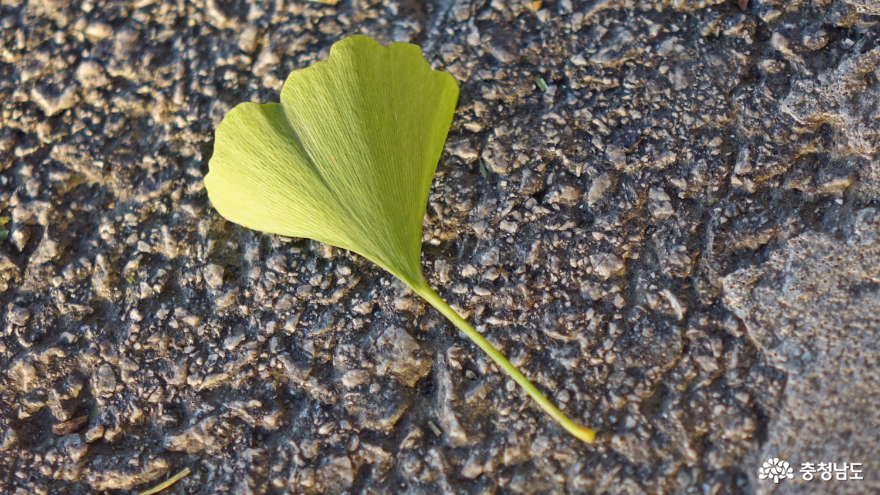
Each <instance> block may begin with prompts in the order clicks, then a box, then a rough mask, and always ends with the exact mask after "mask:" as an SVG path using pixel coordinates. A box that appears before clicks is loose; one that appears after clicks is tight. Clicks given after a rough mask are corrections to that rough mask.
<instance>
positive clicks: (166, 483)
mask: <svg viewBox="0 0 880 495" xmlns="http://www.w3.org/2000/svg"><path fill="white" fill-rule="evenodd" d="M188 474H189V468H184V469H183V471H181V472H179V473H177V474H175V475H174V476H173V477H171V478H168V479H167V480H165V481H163V482H162V483H159V484H158V485H156V486H155V487H153V488H150V489H149V490H147V491H145V492H140V493H139V494H138V495H153V494H154V493H159V492H161V491H162V490H164V489H166V488H168V487H169V486H171V485H173V484H175V483H177V482H178V481H180V479H181V478H183V477H184V476H186V475H188Z"/></svg>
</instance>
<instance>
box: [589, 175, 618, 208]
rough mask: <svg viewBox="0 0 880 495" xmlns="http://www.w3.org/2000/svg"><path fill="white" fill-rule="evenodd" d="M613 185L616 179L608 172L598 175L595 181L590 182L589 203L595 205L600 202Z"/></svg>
mask: <svg viewBox="0 0 880 495" xmlns="http://www.w3.org/2000/svg"><path fill="white" fill-rule="evenodd" d="M613 185H614V181H613V180H612V179H611V175H610V174H608V173H607V172H606V173H604V174H602V175H600V176H599V177H596V179H595V180H594V181H593V183H592V184H590V190H589V191H587V204H589V205H590V206H593V205H595V204H596V203H598V202H599V201H600V200H601V199H602V198H603V197H604V196H605V193H606V192H608V191H609V190H610V189H611V188H612V186H613Z"/></svg>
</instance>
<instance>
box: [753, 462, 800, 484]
mask: <svg viewBox="0 0 880 495" xmlns="http://www.w3.org/2000/svg"><path fill="white" fill-rule="evenodd" d="M758 477H759V478H760V479H762V480H766V479H768V478H772V479H773V482H774V483H779V480H780V479H783V480H784V479H785V478H788V479H793V478H794V470H793V469H791V466H790V465H789V464H788V461H783V460H781V459H779V458H776V457H774V458H773V459H770V460H768V461H767V462H765V463H764V465H763V466H762V467H761V469H759V470H758Z"/></svg>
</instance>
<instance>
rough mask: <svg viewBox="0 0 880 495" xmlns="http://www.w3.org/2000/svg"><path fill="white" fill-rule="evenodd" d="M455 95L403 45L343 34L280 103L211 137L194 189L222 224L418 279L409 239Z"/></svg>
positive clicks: (239, 112)
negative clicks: (200, 185) (329, 247)
mask: <svg viewBox="0 0 880 495" xmlns="http://www.w3.org/2000/svg"><path fill="white" fill-rule="evenodd" d="M457 99H458V86H457V85H456V83H455V80H454V79H453V78H452V76H450V75H449V74H447V73H444V72H437V71H433V70H431V67H430V66H429V65H428V63H427V62H426V61H425V60H424V59H423V58H422V54H421V50H420V49H419V47H417V46H415V45H410V44H407V43H394V44H392V45H391V46H390V47H388V48H384V47H382V46H381V45H379V44H378V43H376V42H375V41H373V40H372V39H370V38H367V37H364V36H352V37H349V38H346V39H344V40H342V41H340V42H338V43H336V44H335V45H333V47H332V49H331V50H330V58H329V60H328V61H326V62H319V63H317V64H315V65H313V66H311V67H309V68H307V69H302V70H298V71H294V72H293V73H291V74H290V76H289V77H288V78H287V81H286V83H285V84H284V89H283V90H282V91H281V103H280V104H267V105H258V104H254V103H244V104H241V105H239V106H237V107H235V108H234V109H233V110H232V111H231V112H229V114H228V115H227V116H226V117H225V118H224V119H223V122H222V123H221V124H220V127H219V128H218V129H217V140H216V144H215V148H214V155H213V157H212V158H211V163H210V172H209V173H208V175H207V176H206V177H205V186H206V188H207V189H208V194H209V196H210V198H211V202H212V203H213V204H214V206H215V207H216V208H217V210H218V211H219V212H220V213H221V214H222V215H223V216H224V217H226V218H228V219H230V220H232V221H234V222H236V223H239V224H241V225H244V226H246V227H249V228H253V229H257V230H262V231H265V232H272V233H276V234H281V235H285V236H292V237H308V238H311V239H316V240H319V241H322V242H326V243H328V244H333V245H335V246H339V247H342V248H345V249H349V250H351V251H355V252H357V253H359V254H362V255H364V256H365V257H367V258H369V259H371V260H373V261H374V262H376V263H377V264H379V265H380V266H382V267H383V268H385V269H386V270H388V271H390V272H391V273H393V274H394V275H397V276H398V277H400V278H401V279H402V280H404V281H405V282H407V283H411V282H417V281H418V280H420V279H421V262H420V253H421V231H422V221H423V218H424V215H425V206H426V204H427V200H428V190H429V189H430V187H431V179H432V178H433V176H434V170H435V169H436V167H437V161H438V159H439V158H440V152H441V151H442V150H443V143H444V142H445V141H446V133H447V132H448V129H449V126H450V124H451V122H452V115H453V113H454V111H455V103H456V101H457Z"/></svg>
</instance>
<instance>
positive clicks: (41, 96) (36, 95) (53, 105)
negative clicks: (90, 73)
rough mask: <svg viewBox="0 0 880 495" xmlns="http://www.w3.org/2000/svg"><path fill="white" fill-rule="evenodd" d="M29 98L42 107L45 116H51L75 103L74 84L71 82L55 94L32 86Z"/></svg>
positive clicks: (71, 106)
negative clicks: (59, 92)
mask: <svg viewBox="0 0 880 495" xmlns="http://www.w3.org/2000/svg"><path fill="white" fill-rule="evenodd" d="M31 98H32V99H33V100H34V102H35V103H36V104H37V105H39V106H40V108H42V109H43V113H45V114H46V116H47V117H51V116H53V115H57V114H59V113H61V112H63V111H65V110H67V109H68V108H73V107H74V106H75V105H76V102H77V97H76V84H71V85H70V86H68V87H67V89H65V90H64V91H62V92H61V94H59V95H57V96H52V95H49V94H47V93H45V92H44V91H43V90H40V89H39V88H38V87H37V86H34V87H33V88H32V89H31Z"/></svg>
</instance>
